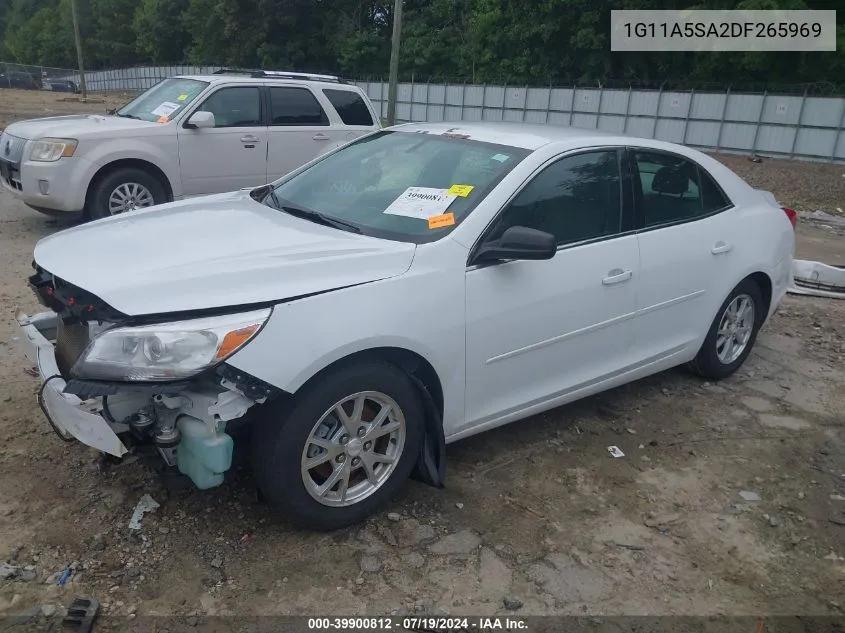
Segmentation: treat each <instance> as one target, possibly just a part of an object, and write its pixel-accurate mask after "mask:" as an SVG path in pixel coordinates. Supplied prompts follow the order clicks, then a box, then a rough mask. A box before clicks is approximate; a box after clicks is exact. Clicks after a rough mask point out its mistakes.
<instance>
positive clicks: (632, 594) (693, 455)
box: [0, 91, 845, 631]
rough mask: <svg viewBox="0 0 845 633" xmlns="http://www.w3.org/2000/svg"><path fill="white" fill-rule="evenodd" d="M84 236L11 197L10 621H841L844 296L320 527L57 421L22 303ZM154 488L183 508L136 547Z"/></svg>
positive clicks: (5, 567) (813, 194) (815, 205)
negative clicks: (101, 443)
mask: <svg viewBox="0 0 845 633" xmlns="http://www.w3.org/2000/svg"><path fill="white" fill-rule="evenodd" d="M2 92H5V91H2ZM38 97H39V98H42V95H40V94H39V95H38ZM57 103H58V105H56V106H55V107H54V111H56V110H58V111H60V108H61V107H64V104H66V103H67V102H57ZM73 105H74V106H76V105H77V104H73ZM8 108H9V105H8V104H7V105H6V106H3V105H2V101H0V116H1V115H2V112H4V111H7V110H8ZM30 116H31V114H30ZM724 160H725V161H726V162H727V163H728V164H730V165H731V166H732V167H734V168H735V169H736V170H737V171H738V172H740V173H742V174H743V175H744V176H745V177H747V178H748V179H749V180H750V181H751V182H752V183H753V184H755V185H757V186H767V185H764V184H762V183H771V184H770V185H768V187H769V188H770V189H774V190H775V192H776V194H777V195H778V197H779V198H780V199H781V200H782V201H783V202H784V203H788V204H791V205H793V206H794V207H796V208H798V209H801V210H805V211H809V210H817V209H826V210H828V211H835V205H837V204H838V201H837V196H839V197H840V199H842V196H841V194H842V181H843V180H845V179H843V178H842V176H841V170H842V168H841V167H839V168H836V169H834V168H833V167H831V166H824V165H809V164H801V163H781V162H777V161H773V160H765V159H764V161H763V162H762V163H757V164H755V163H750V162H749V161H747V160H746V159H744V158H741V157H740V158H738V157H724ZM743 169H745V170H747V171H746V172H745V173H743ZM811 179H815V180H812V182H814V183H815V186H810V185H806V184H801V185H800V186H798V184H796V183H798V182H802V183H803V181H804V180H811ZM793 181H795V182H793ZM776 185H777V186H776ZM778 187H783V188H781V189H779V188H778ZM787 187H792V189H788V188H787ZM837 192H838V193H837ZM790 196H794V197H790ZM804 196H806V197H804ZM61 228H63V225H61V224H57V223H56V222H54V221H49V220H46V219H45V218H43V217H42V216H40V215H38V214H37V213H35V212H32V211H30V210H28V209H27V208H25V207H23V206H22V205H20V204H19V203H17V202H16V201H14V200H13V199H12V198H11V197H9V196H8V195H6V194H5V193H0V306H2V310H3V312H2V313H3V317H2V319H0V381H2V383H0V384H2V385H3V386H2V388H0V401H2V403H3V406H2V409H0V447H2V449H1V450H0V614H6V615H10V614H15V615H20V616H21V617H22V618H23V619H24V620H28V621H29V622H30V623H33V624H36V625H38V626H47V625H50V624H57V618H58V617H59V616H60V615H61V614H62V613H63V610H64V607H65V606H66V605H67V604H68V603H69V602H70V600H71V599H72V598H73V597H74V596H78V595H89V596H94V597H96V598H98V599H99V600H100V601H101V602H102V609H101V611H102V613H103V614H106V615H108V614H111V615H114V616H120V617H121V618H124V619H111V620H108V621H105V622H103V626H101V627H100V628H99V629H98V630H122V629H124V628H125V626H126V624H127V623H128V620H127V619H125V618H133V617H135V616H136V615H137V616H139V618H138V621H140V620H141V619H142V616H149V615H167V616H172V618H171V619H168V620H167V622H168V625H167V627H166V628H167V629H168V630H171V631H172V630H176V628H178V626H184V625H188V626H190V625H195V624H197V618H198V617H202V616H208V615H212V616H213V615H231V616H247V615H259V614H261V615H278V614H320V615H324V614H370V615H379V614H389V613H399V612H401V613H409V612H410V613H417V614H421V613H424V614H431V613H450V614H474V615H488V614H494V613H496V614H501V615H506V614H515V615H528V614H532V615H542V614H568V615H600V614H601V615H612V614H626V615H644V614H651V615H717V614H730V615H743V614H766V615H774V614H802V615H840V616H841V615H842V610H843V608H845V604H843V596H845V538H844V537H845V452H843V449H845V430H844V429H843V418H842V411H843V410H845V368H843V359H845V302H842V301H839V302H837V301H832V300H821V299H815V298H807V297H789V298H787V300H785V302H784V304H783V308H782V310H781V311H780V312H779V313H778V314H777V315H776V316H775V317H774V319H773V320H772V322H771V323H769V324H768V325H767V326H766V328H765V329H764V331H763V332H762V333H761V336H760V338H759V340H758V344H757V346H756V348H755V351H754V352H753V354H752V355H751V357H750V358H749V360H748V362H747V363H746V365H745V366H744V367H743V368H742V369H741V370H740V371H739V372H738V373H737V374H736V375H735V376H733V377H732V378H730V379H728V380H725V381H722V382H720V383H718V384H711V383H708V382H703V381H701V380H699V379H696V378H694V377H692V376H690V375H689V374H687V373H685V372H684V371H681V370H676V371H670V372H665V373H663V374H660V375H657V376H654V377H651V378H649V379H646V380H642V381H639V382H636V383H633V384H630V385H628V386H625V387H623V388H620V389H616V390H613V391H611V392H608V393H605V394H602V395H600V396H597V397H593V398H589V399H587V400H584V401H581V402H579V403H576V404H573V405H570V406H566V407H562V408H559V409H556V410H554V411H550V412H548V413H545V414H543V415H540V416H535V417H533V418H530V419H528V420H524V421H520V422H518V423H515V424H512V425H509V426H507V427H504V428H501V429H498V430H495V431H491V432H488V433H485V434H483V435H479V436H476V437H474V438H471V439H469V440H466V441H462V442H459V443H456V444H454V445H451V446H450V447H449V451H448V474H447V476H448V480H447V488H446V489H445V490H442V491H436V490H433V489H431V488H427V487H424V486H421V485H419V484H415V483H410V484H409V485H408V486H407V487H406V488H405V490H404V492H403V493H402V495H401V496H400V497H399V498H398V499H397V500H396V501H395V502H394V503H393V504H392V505H391V506H390V507H389V508H388V509H387V510H386V511H385V512H384V513H382V514H381V515H379V516H376V517H374V518H373V519H372V520H370V521H368V522H367V523H365V524H364V525H361V526H357V527H354V528H350V529H345V530H340V531H338V532H336V533H331V534H314V533H308V532H303V531H299V530H296V529H294V528H292V527H290V526H289V525H287V524H286V523H285V522H284V521H283V520H281V519H279V518H277V517H274V516H273V515H272V514H270V513H269V512H268V510H267V508H266V507H265V506H264V505H263V504H261V503H259V502H258V501H257V499H256V494H255V488H254V485H253V481H252V478H251V475H250V473H249V468H248V464H246V463H244V462H243V459H242V456H239V457H238V460H237V467H236V468H235V469H234V471H233V473H232V476H231V477H229V478H228V480H227V481H226V483H225V484H224V485H223V486H222V487H220V488H218V489H214V490H210V491H206V492H200V491H196V490H193V489H190V488H188V489H179V488H173V487H168V486H165V485H164V483H163V482H162V480H161V479H160V478H159V477H158V476H157V475H156V474H155V473H154V472H153V471H152V470H151V469H150V468H149V467H148V466H147V465H145V464H144V463H143V462H140V461H135V462H134V463H129V462H130V461H131V460H127V462H125V463H123V464H120V465H114V464H111V465H108V464H104V463H102V462H101V461H100V460H98V459H97V458H96V457H95V456H94V455H92V454H91V453H90V452H88V451H86V450H83V449H82V447H81V446H80V445H78V444H65V443H62V442H60V441H59V440H58V439H57V438H56V436H55V435H54V434H53V433H52V432H51V431H50V429H49V427H48V426H47V424H46V423H45V421H44V418H43V416H42V414H41V412H40V411H39V410H38V407H37V405H36V403H35V398H34V392H35V390H36V388H37V381H36V379H35V378H33V377H32V376H31V375H30V368H29V367H28V366H27V365H26V363H25V362H24V358H23V356H22V354H21V353H20V352H19V344H20V340H19V338H18V334H17V331H16V328H15V327H14V325H13V312H14V309H15V307H16V306H20V308H22V309H23V310H25V311H32V310H35V309H37V304H36V302H35V300H34V297H33V296H32V295H31V293H30V292H29V290H28V289H27V288H26V286H25V283H24V280H25V278H26V275H27V274H28V273H29V270H30V267H29V262H30V261H31V253H32V247H33V245H34V243H35V242H36V240H37V239H39V238H40V237H42V236H44V235H47V234H50V233H52V232H54V231H56V230H59V229H61ZM798 235H799V254H800V255H801V256H802V257H806V258H811V259H813V258H819V259H823V258H824V257H826V255H827V254H837V253H841V252H842V251H843V250H845V249H843V237H842V236H841V235H839V234H838V233H837V232H836V231H835V230H832V229H825V228H823V225H821V224H820V225H818V226H815V225H813V224H811V223H810V222H802V223H800V224H799V231H798ZM826 261H827V260H826ZM610 445H616V446H619V447H620V448H621V449H622V451H623V452H624V453H625V457H624V458H618V459H614V458H612V457H610V456H609V454H608V451H607V447H608V446H610ZM145 494H149V495H151V496H152V497H153V498H154V499H155V500H156V501H157V502H158V503H159V504H160V507H159V508H157V509H156V510H155V511H154V512H152V513H150V514H148V515H147V516H146V517H145V518H144V519H143V522H142V529H141V531H140V533H138V534H134V533H130V531H129V529H128V523H129V519H130V516H131V514H132V511H133V508H134V507H135V506H136V504H137V503H138V501H139V500H140V498H141V497H142V496H143V495H145ZM66 570H70V575H69V578H68V580H67V582H66V584H64V585H60V584H58V583H57V579H58V578H60V577H61V575H62V574H63V572H64V573H67V572H66ZM146 621H149V620H146ZM159 622H160V621H159ZM157 626H158V630H159V631H161V630H162V628H165V627H164V626H163V625H157ZM233 630H235V629H233Z"/></svg>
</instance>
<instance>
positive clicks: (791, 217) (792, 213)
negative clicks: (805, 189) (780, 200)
mask: <svg viewBox="0 0 845 633" xmlns="http://www.w3.org/2000/svg"><path fill="white" fill-rule="evenodd" d="M783 212H784V213H785V214H786V217H788V218H789V221H790V222H791V223H792V228H793V229H794V228H795V225H796V224H798V214H797V213H795V211H793V210H792V209H787V208H786V207H784V208H783Z"/></svg>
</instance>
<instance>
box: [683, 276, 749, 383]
mask: <svg viewBox="0 0 845 633" xmlns="http://www.w3.org/2000/svg"><path fill="white" fill-rule="evenodd" d="M764 310H765V306H764V305H763V296H762V294H761V293H760V288H759V286H757V284H756V283H754V281H753V280H751V279H745V280H743V281H742V282H740V284H739V285H738V286H737V287H736V288H734V289H733V290H732V291H731V293H730V294H729V295H728V298H727V299H725V301H724V303H723V304H722V306H721V307H720V308H719V312H718V313H717V314H716V318H715V319H714V320H713V323H712V324H711V325H710V330H709V331H708V332H707V337H706V338H705V339H704V343H703V344H702V346H701V349H700V350H699V352H698V355H697V356H696V357H695V360H693V361H692V362H691V363H690V368H691V369H692V370H693V371H694V372H695V373H697V374H699V375H701V376H704V377H705V378H711V379H714V380H721V379H722V378H727V377H728V376H730V375H731V374H733V373H734V372H735V371H736V370H737V369H739V368H740V367H741V366H742V364H743V363H744V362H745V359H746V358H748V355H749V354H750V353H751V348H752V347H753V346H754V341H755V340H756V339H757V332H758V331H759V330H760V326H761V325H762V324H763V320H764V318H765V314H763V311H764Z"/></svg>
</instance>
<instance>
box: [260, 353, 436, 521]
mask: <svg viewBox="0 0 845 633" xmlns="http://www.w3.org/2000/svg"><path fill="white" fill-rule="evenodd" d="M263 413H264V415H263V419H262V420H260V421H259V423H258V425H257V426H256V428H255V430H254V435H253V437H252V440H253V460H252V461H253V470H254V473H255V479H256V482H257V483H258V487H259V488H260V489H261V492H262V493H264V496H265V497H266V498H267V500H268V501H269V502H270V504H271V505H272V506H273V507H274V508H275V509H277V510H279V511H280V512H281V513H283V514H284V515H286V516H287V517H288V518H290V519H291V520H293V521H295V522H296V523H298V524H300V525H302V526H304V527H307V528H310V529H315V530H334V529H338V528H341V527H345V526H347V525H351V524H353V523H358V522H360V521H363V520H364V519H366V518H367V517H368V516H370V515H371V514H373V513H374V512H375V511H376V510H378V509H379V508H381V507H382V506H383V505H384V504H386V503H387V502H388V501H389V500H390V498H391V497H392V496H393V495H394V494H395V493H396V492H397V491H398V490H399V488H400V487H401V486H402V484H403V483H404V482H405V480H407V478H408V476H409V475H410V474H411V470H412V469H413V467H414V464H415V463H416V461H417V458H418V457H419V451H420V442H421V441H422V435H423V424H424V419H423V416H424V413H423V408H422V404H421V402H420V400H419V396H418V394H417V391H416V389H415V388H414V385H413V383H412V382H411V380H410V379H409V378H408V376H407V375H406V374H405V373H404V372H403V371H402V370H400V369H399V368H397V367H394V366H393V365H389V364H386V363H378V362H375V363H367V364H364V365H353V366H347V367H343V368H339V369H337V370H335V371H332V372H330V373H328V374H326V375H325V376H323V377H321V378H320V379H318V380H317V381H316V382H315V383H314V384H312V385H309V386H307V387H306V388H305V389H304V391H303V392H302V393H299V394H297V395H296V396H294V398H293V400H292V401H290V402H288V403H285V405H284V406H282V407H278V406H275V407H274V406H273V405H270V406H269V407H268V408H267V409H266V410H265V411H264V412H263Z"/></svg>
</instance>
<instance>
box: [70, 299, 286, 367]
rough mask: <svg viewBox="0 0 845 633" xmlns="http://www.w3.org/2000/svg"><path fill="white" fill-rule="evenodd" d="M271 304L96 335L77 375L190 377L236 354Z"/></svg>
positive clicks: (263, 321)
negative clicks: (238, 312)
mask: <svg viewBox="0 0 845 633" xmlns="http://www.w3.org/2000/svg"><path fill="white" fill-rule="evenodd" d="M271 313H272V309H271V308H265V309H262V310H255V311H254V312H246V313H241V314H229V315H224V316H215V317H205V318H201V319H192V320H190V321H177V322H174V323H162V324H157V325H143V326H137V327H115V328H112V329H110V330H106V331H105V332H102V333H101V334H98V335H97V336H95V337H94V339H93V340H92V341H91V342H90V343H89V344H88V347H87V348H86V349H85V351H84V352H83V353H82V355H81V356H80V357H79V359H78V360H77V361H76V363H75V364H74V366H73V369H72V370H71V373H72V374H73V375H74V376H75V377H76V378H82V379H91V380H115V381H133V382H143V381H168V380H179V379H182V378H188V377H190V376H194V375H196V374H198V373H200V372H202V371H203V370H206V369H208V368H210V367H213V366H214V365H217V364H218V363H221V362H223V361H224V360H225V359H226V358H228V357H229V356H231V355H232V354H234V353H235V352H236V351H237V350H239V349H240V348H241V347H243V346H244V345H245V344H246V343H247V342H248V341H249V340H250V339H252V337H253V336H255V334H256V333H257V332H258V331H259V330H260V329H261V326H262V325H264V323H265V322H266V321H267V319H268V318H269V316H270V314H271Z"/></svg>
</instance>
